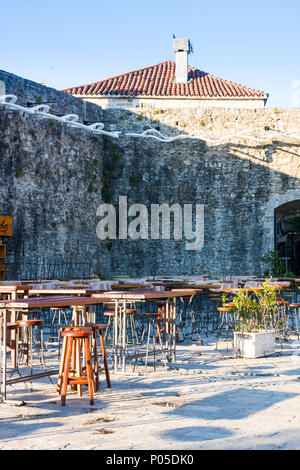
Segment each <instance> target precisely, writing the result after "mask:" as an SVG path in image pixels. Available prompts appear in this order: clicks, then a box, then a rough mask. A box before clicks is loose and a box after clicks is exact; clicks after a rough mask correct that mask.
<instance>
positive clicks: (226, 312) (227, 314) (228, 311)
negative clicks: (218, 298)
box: [216, 306, 233, 351]
mask: <svg viewBox="0 0 300 470" xmlns="http://www.w3.org/2000/svg"><path fill="white" fill-rule="evenodd" d="M217 310H218V312H219V321H220V323H219V325H218V331H217V340H216V349H218V342H219V339H220V338H221V337H222V328H223V325H224V324H225V340H226V344H227V351H228V339H229V331H230V330H231V329H232V328H233V324H232V323H233V322H232V320H233V318H232V307H229V306H227V307H218V309H217Z"/></svg>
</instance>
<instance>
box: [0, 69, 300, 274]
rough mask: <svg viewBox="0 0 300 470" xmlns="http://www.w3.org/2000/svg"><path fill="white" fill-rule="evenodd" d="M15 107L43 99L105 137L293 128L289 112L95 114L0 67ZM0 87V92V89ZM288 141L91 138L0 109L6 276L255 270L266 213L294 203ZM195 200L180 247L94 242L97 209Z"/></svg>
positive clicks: (293, 155) (295, 160)
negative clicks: (193, 219) (193, 220)
mask: <svg viewBox="0 0 300 470" xmlns="http://www.w3.org/2000/svg"><path fill="white" fill-rule="evenodd" d="M1 81H2V84H3V83H4V84H5V92H6V93H10V94H15V95H17V96H18V98H19V99H18V103H20V104H25V105H27V104H39V103H49V102H50V105H51V109H53V111H54V112H55V113H56V114H58V115H63V114H69V113H76V114H78V115H79V116H80V119H81V121H88V122H95V121H103V122H104V123H105V124H106V129H108V130H123V131H124V132H128V131H136V132H141V131H144V130H146V129H148V128H149V127H151V128H155V129H157V130H160V131H161V132H162V133H163V134H166V135H175V134H177V133H183V134H190V133H191V132H194V131H203V130H204V131H206V132H208V133H212V134H213V135H214V136H222V135H224V134H228V133H233V134H234V133H235V132H239V131H241V130H244V129H250V130H252V131H255V132H256V133H257V134H260V135H261V134H265V133H266V132H268V131H265V130H264V128H265V126H268V127H270V128H275V129H276V128H277V121H278V119H280V120H281V126H282V130H288V129H293V128H297V127H298V128H300V110H296V109H295V110H281V109H279V110H269V109H255V110H237V109H232V110H228V109H227V110H226V109H222V108H219V109H195V110H191V109H186V110H185V109H181V110H162V109H153V110H146V109H139V110H136V111H135V112H132V111H128V110H109V109H108V110H102V109H101V108H99V107H98V106H97V105H93V104H92V103H88V102H82V101H81V100H80V99H78V98H74V97H71V96H69V95H67V94H65V93H62V92H58V91H56V90H53V89H49V88H47V87H44V86H42V85H39V84H37V83H34V82H30V81H28V80H24V79H22V78H20V77H16V76H14V75H11V74H8V73H6V72H0V84H1ZM1 89H2V91H3V85H2V88H1ZM299 156H300V145H299V141H296V140H293V139H291V138H290V139H285V140H282V139H278V140H273V141H268V142H267V143H265V144H258V143H256V142H254V141H252V140H247V139H244V138H243V139H241V138H240V139H237V140H234V139H232V140H231V141H230V143H227V144H222V143H211V144H206V143H204V142H203V141H201V140H199V139H186V140H178V141H175V142H172V143H162V142H158V141H155V140H153V139H147V140H146V139H139V138H134V137H125V136H120V138H119V139H112V138H110V137H104V138H102V137H99V136H98V137H96V136H93V135H91V134H88V133H87V132H86V131H82V130H78V129H72V128H70V127H67V126H65V125H60V124H59V123H57V122H56V121H55V120H53V121H51V120H40V119H37V118H36V117H34V116H30V115H27V114H23V113H20V112H18V111H13V110H9V109H7V108H4V107H3V106H1V105H0V158H1V168H0V182H1V190H0V214H3V215H12V216H13V237H12V238H10V239H8V238H7V239H5V242H7V245H8V255H9V259H10V267H11V269H12V271H11V272H10V274H9V275H10V277H13V276H14V277H17V276H23V277H41V276H44V277H51V276H57V277H63V276H71V275H72V276H81V275H86V274H88V273H91V272H93V271H97V272H98V273H99V274H103V275H105V276H110V275H113V274H115V275H118V274H128V275H132V276H138V275H144V276H150V275H162V274H164V275H176V274H204V273H207V274H212V275H218V274H224V275H233V274H248V275H250V274H258V273H259V272H262V269H263V267H262V265H261V261H260V259H261V256H262V255H263V254H264V253H265V252H266V251H268V250H272V249H273V248H274V245H273V235H274V234H273V231H274V227H273V222H274V209H275V208H276V207H278V206H279V205H281V204H283V203H285V202H288V201H291V200H295V199H300V160H299ZM119 196H127V197H128V205H129V206H130V205H131V204H133V203H142V204H144V205H146V207H147V208H148V209H149V210H150V207H151V204H162V203H167V204H169V205H171V204H174V203H179V204H181V205H184V204H187V203H193V204H197V203H198V204H204V216H205V220H204V245H203V248H202V249H201V250H198V251H190V250H186V240H185V239H182V240H174V239H173V238H171V239H170V240H162V239H159V240H151V238H149V239H147V240H131V239H127V240H118V239H117V240H104V241H101V240H99V239H98V238H97V236H96V226H97V223H98V221H99V217H96V209H97V206H98V205H99V203H100V202H107V203H113V204H114V205H115V206H116V207H117V205H118V200H119Z"/></svg>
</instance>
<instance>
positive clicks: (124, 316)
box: [122, 300, 127, 372]
mask: <svg viewBox="0 0 300 470" xmlns="http://www.w3.org/2000/svg"><path fill="white" fill-rule="evenodd" d="M122 304H123V305H122V310H123V312H122V315H123V318H122V323H123V332H122V333H123V334H122V361H123V365H122V370H123V372H125V364H126V352H127V351H126V307H127V303H126V300H125V301H124V302H122Z"/></svg>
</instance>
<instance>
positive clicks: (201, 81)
mask: <svg viewBox="0 0 300 470" xmlns="http://www.w3.org/2000/svg"><path fill="white" fill-rule="evenodd" d="M188 74H189V81H188V83H174V82H173V80H174V76H175V62H174V61H172V60H167V61H165V62H161V63H160V64H157V65H153V66H151V67H146V68H143V69H140V70H134V71H133V72H128V73H124V74H123V75H118V76H116V77H112V78H107V79H106V80H101V81H100V82H95V83H91V84H89V85H82V86H76V87H72V88H67V89H65V90H63V91H65V92H66V93H69V94H70V95H87V96H88V95H91V96H105V95H110V96H124V97H125V96H130V97H134V96H170V97H172V96H181V97H202V98H205V97H211V98H214V97H216V98H218V97H231V98H235V97H236V98H239V97H240V98H255V97H259V98H263V99H266V98H267V97H268V95H267V94H266V93H265V92H263V91H259V90H254V89H253V88H248V87H245V86H242V85H239V84H237V83H233V82H230V81H228V80H223V79H222V78H217V77H215V76H214V75H211V74H210V73H206V72H201V70H198V69H196V68H194V67H191V66H189V70H188Z"/></svg>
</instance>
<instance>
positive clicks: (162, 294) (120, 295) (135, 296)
mask: <svg viewBox="0 0 300 470" xmlns="http://www.w3.org/2000/svg"><path fill="white" fill-rule="evenodd" d="M196 294H197V291H196V290H195V289H178V290H172V291H157V290H152V291H151V290H149V291H131V292H124V291H108V292H107V291H106V292H104V293H103V294H92V295H91V298H101V297H102V296H103V297H104V296H105V297H109V298H110V300H112V299H131V300H151V299H168V298H172V297H186V296H192V295H196Z"/></svg>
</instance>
